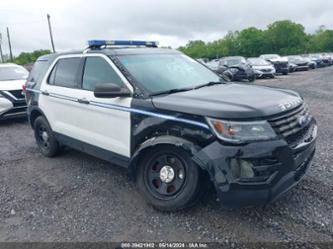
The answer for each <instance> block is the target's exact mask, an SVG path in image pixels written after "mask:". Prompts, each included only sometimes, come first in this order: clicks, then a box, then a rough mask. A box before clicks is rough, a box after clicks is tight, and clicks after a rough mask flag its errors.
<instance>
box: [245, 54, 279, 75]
mask: <svg viewBox="0 0 333 249" xmlns="http://www.w3.org/2000/svg"><path fill="white" fill-rule="evenodd" d="M247 62H248V64H249V65H250V66H251V67H252V69H253V70H254V72H255V74H256V78H267V77H268V78H274V76H275V73H276V70H275V68H274V66H273V64H272V63H270V62H268V61H266V60H264V59H262V58H248V59H247Z"/></svg>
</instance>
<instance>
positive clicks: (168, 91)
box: [150, 87, 194, 96]
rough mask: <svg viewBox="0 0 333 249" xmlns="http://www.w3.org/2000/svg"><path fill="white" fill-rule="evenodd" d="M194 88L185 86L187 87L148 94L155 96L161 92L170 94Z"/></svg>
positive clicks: (161, 93)
mask: <svg viewBox="0 0 333 249" xmlns="http://www.w3.org/2000/svg"><path fill="white" fill-rule="evenodd" d="M193 89H194V88H191V87H187V88H175V89H171V90H167V91H161V92H157V93H153V94H150V96H157V95H163V94H172V93H179V92H186V91H191V90H193Z"/></svg>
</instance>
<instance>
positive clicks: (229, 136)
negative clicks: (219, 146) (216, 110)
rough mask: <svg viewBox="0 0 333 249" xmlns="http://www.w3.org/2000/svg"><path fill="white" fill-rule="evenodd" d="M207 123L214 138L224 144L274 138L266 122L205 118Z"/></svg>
mask: <svg viewBox="0 0 333 249" xmlns="http://www.w3.org/2000/svg"><path fill="white" fill-rule="evenodd" d="M207 121H208V124H209V126H210V127H211V129H212V130H213V131H214V133H215V134H216V136H217V137H218V138H220V139H221V140H223V141H226V142H232V143H245V142H251V141H259V140H269V139H273V138H276V134H275V132H274V130H273V129H272V127H271V126H270V124H269V123H268V122H267V121H255V122H234V121H225V120H219V119H213V118H207Z"/></svg>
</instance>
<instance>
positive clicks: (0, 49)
mask: <svg viewBox="0 0 333 249" xmlns="http://www.w3.org/2000/svg"><path fill="white" fill-rule="evenodd" d="M0 57H1V62H2V63H4V61H3V53H2V34H1V33H0Z"/></svg>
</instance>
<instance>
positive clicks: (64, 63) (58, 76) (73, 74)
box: [49, 58, 81, 88]
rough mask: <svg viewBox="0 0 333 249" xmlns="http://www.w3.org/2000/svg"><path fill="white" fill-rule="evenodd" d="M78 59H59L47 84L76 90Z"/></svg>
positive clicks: (78, 68)
mask: <svg viewBox="0 0 333 249" xmlns="http://www.w3.org/2000/svg"><path fill="white" fill-rule="evenodd" d="M80 61H81V59H80V58H66V59H60V60H59V61H58V62H57V64H56V66H55V67H54V68H53V70H52V73H51V75H50V78H49V83H50V84H52V85H57V86H64V87H70V88H76V87H77V85H78V80H77V78H78V77H77V75H78V73H79V70H80Z"/></svg>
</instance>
